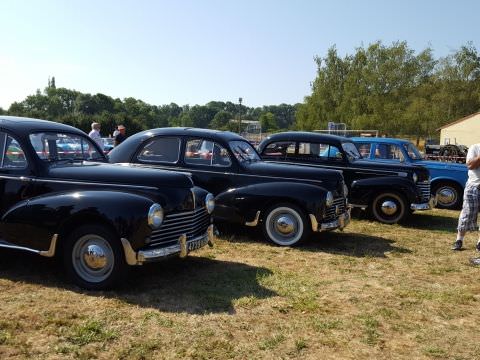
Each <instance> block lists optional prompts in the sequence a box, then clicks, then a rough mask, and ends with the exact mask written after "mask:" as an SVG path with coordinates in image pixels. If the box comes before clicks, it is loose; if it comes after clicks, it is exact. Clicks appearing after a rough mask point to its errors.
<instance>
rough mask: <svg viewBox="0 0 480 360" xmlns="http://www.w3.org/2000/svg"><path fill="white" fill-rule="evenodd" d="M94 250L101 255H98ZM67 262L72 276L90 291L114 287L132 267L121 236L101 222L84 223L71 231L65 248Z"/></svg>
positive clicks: (64, 260) (73, 279) (64, 261)
mask: <svg viewBox="0 0 480 360" xmlns="http://www.w3.org/2000/svg"><path fill="white" fill-rule="evenodd" d="M87 251H89V252H90V253H87ZM94 251H96V253H97V254H99V255H101V256H98V257H95V254H93V253H92V252H94ZM63 263H64V266H65V270H66V272H67V275H68V277H69V278H70V279H71V280H72V281H73V282H74V283H75V284H77V285H78V286H80V287H82V288H84V289H88V290H105V289H109V288H112V287H114V286H115V285H116V284H118V282H119V280H120V279H122V278H124V277H125V276H126V274H127V270H128V265H127V263H126V261H125V255H124V251H123V248H122V246H121V245H120V239H117V238H116V236H115V235H114V234H113V233H112V231H110V230H109V229H107V228H106V227H103V226H98V225H85V226H81V227H79V228H77V229H75V230H74V231H73V232H72V233H70V235H69V236H68V238H67V239H66V242H65V245H64V247H63Z"/></svg>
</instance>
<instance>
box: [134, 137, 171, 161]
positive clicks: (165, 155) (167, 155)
mask: <svg viewBox="0 0 480 360" xmlns="http://www.w3.org/2000/svg"><path fill="white" fill-rule="evenodd" d="M179 157H180V139H179V138H169V137H157V138H154V139H152V140H150V141H149V142H147V143H146V145H145V146H144V147H143V149H142V150H141V151H140V153H139V154H138V156H137V158H138V160H141V161H145V162H163V163H176V162H177V161H178V159H179Z"/></svg>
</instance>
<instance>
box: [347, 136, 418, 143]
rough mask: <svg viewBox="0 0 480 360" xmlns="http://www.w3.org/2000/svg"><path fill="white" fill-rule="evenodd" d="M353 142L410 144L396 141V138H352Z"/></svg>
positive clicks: (401, 140)
mask: <svg viewBox="0 0 480 360" xmlns="http://www.w3.org/2000/svg"><path fill="white" fill-rule="evenodd" d="M351 139H352V141H358V142H360V141H363V142H385V143H397V144H398V143H406V142H410V141H408V140H405V139H396V138H384V137H358V136H357V137H352V138H351Z"/></svg>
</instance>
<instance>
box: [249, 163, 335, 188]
mask: <svg viewBox="0 0 480 360" xmlns="http://www.w3.org/2000/svg"><path fill="white" fill-rule="evenodd" d="M244 168H245V170H246V171H247V172H248V173H250V174H254V175H262V176H272V177H276V178H287V179H295V180H299V181H302V180H312V181H322V182H324V183H325V182H331V183H337V182H338V181H342V180H343V176H342V172H341V171H338V170H327V169H319V168H314V167H309V166H303V165H291V164H283V163H275V162H267V161H254V162H250V163H245V164H244Z"/></svg>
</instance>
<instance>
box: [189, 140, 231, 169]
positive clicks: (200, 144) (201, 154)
mask: <svg viewBox="0 0 480 360" xmlns="http://www.w3.org/2000/svg"><path fill="white" fill-rule="evenodd" d="M184 159H185V163H186V164H190V165H205V166H216V167H228V166H230V165H231V164H232V161H231V160H230V156H229V155H228V151H227V149H225V148H224V147H222V146H220V145H218V144H216V143H214V142H213V141H210V140H205V139H192V140H189V141H187V145H186V147H185V157H184Z"/></svg>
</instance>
